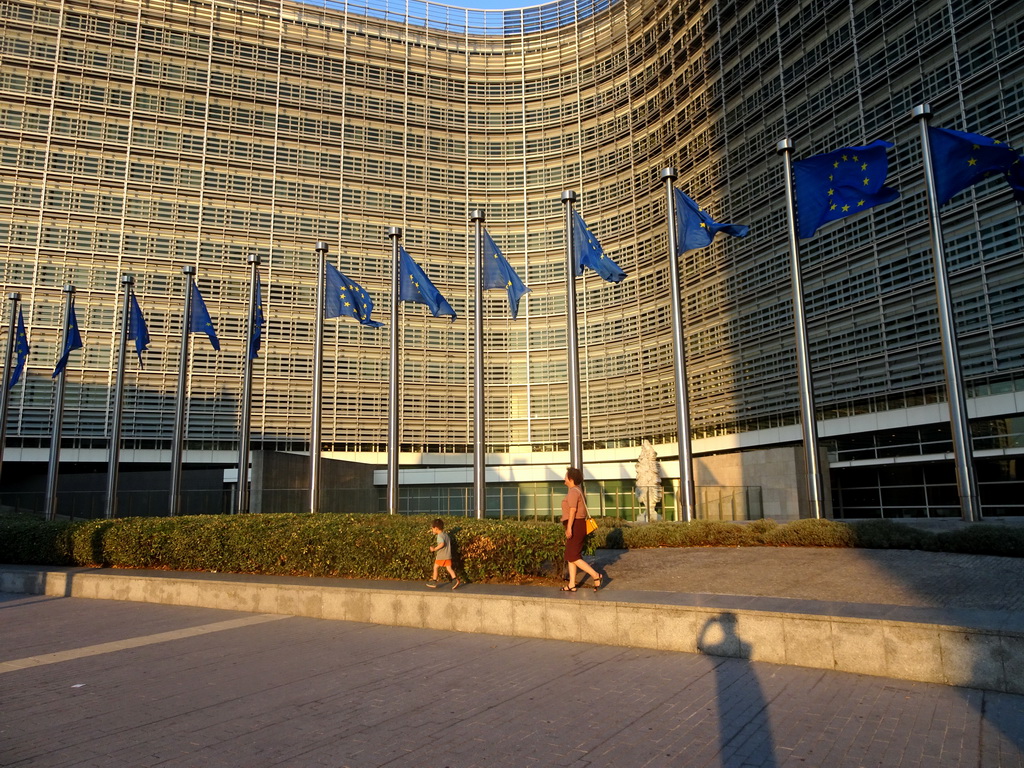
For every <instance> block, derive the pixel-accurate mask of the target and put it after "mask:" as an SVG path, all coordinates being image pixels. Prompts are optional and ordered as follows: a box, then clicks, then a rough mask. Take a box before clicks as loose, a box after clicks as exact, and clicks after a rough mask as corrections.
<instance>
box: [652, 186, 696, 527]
mask: <svg viewBox="0 0 1024 768" xmlns="http://www.w3.org/2000/svg"><path fill="white" fill-rule="evenodd" d="M661 178H663V179H664V180H665V191H666V193H667V201H668V202H667V208H666V210H667V211H668V263H669V285H670V286H671V290H672V354H673V356H674V357H675V380H676V434H677V436H678V440H679V490H680V493H678V494H676V519H677V520H686V521H687V522H689V521H691V520H694V519H696V517H697V493H696V489H695V483H694V477H693V446H692V445H691V441H692V438H691V434H690V398H689V392H688V391H687V386H686V346H685V344H684V343H683V300H682V287H681V286H680V284H679V247H678V242H679V236H678V232H676V197H675V194H674V191H675V190H674V188H673V186H672V185H673V182H675V180H676V170H675V168H665V169H664V170H663V171H662V172H661ZM648 512H650V509H649V508H648Z"/></svg>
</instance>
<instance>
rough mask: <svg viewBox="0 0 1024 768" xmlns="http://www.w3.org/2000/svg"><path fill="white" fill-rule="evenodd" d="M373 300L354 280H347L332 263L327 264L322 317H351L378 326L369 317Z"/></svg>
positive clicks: (379, 324)
mask: <svg viewBox="0 0 1024 768" xmlns="http://www.w3.org/2000/svg"><path fill="white" fill-rule="evenodd" d="M371 312H373V300H372V299H371V298H370V294H368V293H367V292H366V291H364V290H363V289H362V288H361V287H360V285H359V283H357V282H356V281H355V280H349V279H348V278H347V277H345V275H343V274H342V273H341V272H340V271H338V268H337V267H335V266H334V265H333V264H330V263H328V264H327V295H326V297H325V301H324V317H341V316H343V315H344V316H345V317H352V318H355V319H356V320H358V321H359V322H360V323H362V324H363V325H366V326H369V327H370V328H380V327H381V326H382V325H384V323H378V322H377V321H376V320H373V319H371V318H370V313H371Z"/></svg>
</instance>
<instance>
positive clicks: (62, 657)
mask: <svg viewBox="0 0 1024 768" xmlns="http://www.w3.org/2000/svg"><path fill="white" fill-rule="evenodd" d="M289 618H291V617H290V616H286V615H281V614H273V615H271V614H266V615H261V616H246V617H243V618H240V619H231V620H229V621H217V622H214V623H213V624H202V625H200V626H198V627H188V628H187V629H176V630H174V631H172V632H158V633H157V634H155V635H144V636H142V637H130V638H127V639H125V640H116V641H114V642H111V643H99V644H98V645H88V646H86V647H84V648H73V649H71V650H69V651H57V652H56V653H44V654H42V655H40V656H29V657H27V658H24V659H14V660H13V661H4V662H0V675H2V674H4V673H6V672H16V671H18V670H19V669H28V668H29V667H41V666H44V665H46V664H59V663H60V662H62V661H74V660H75V659H84V658H86V657H88V656H99V655H100V654H104V653H115V652H116V651H124V650H127V649H128V648H141V647H142V646H144V645H153V644H155V643H167V642H170V641H172V640H183V639H185V638H188V637H197V636H199V635H208V634H210V633H211V632H223V631H224V630H227V629H238V628H240V627H248V626H252V625H253V624H263V623H265V622H268V621H279V620H280V619H289Z"/></svg>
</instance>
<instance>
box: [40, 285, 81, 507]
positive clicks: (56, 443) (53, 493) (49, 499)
mask: <svg viewBox="0 0 1024 768" xmlns="http://www.w3.org/2000/svg"><path fill="white" fill-rule="evenodd" d="M62 290H63V291H64V293H65V298H64V333H63V334H61V340H60V347H59V348H58V349H59V350H60V351H61V352H63V350H64V348H65V347H67V345H68V326H70V325H71V307H72V305H73V304H74V302H75V286H73V285H65V286H64V288H63V289H62ZM67 369H68V367H67V365H65V366H64V368H62V369H61V372H60V373H58V374H57V382H56V391H55V393H54V401H53V433H52V434H51V436H50V464H49V467H48V469H47V472H46V519H47V520H55V519H56V518H57V470H58V465H59V462H60V432H61V426H62V425H63V422H64V374H65V373H66V372H67Z"/></svg>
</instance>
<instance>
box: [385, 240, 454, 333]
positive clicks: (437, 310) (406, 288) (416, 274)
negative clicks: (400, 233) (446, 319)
mask: <svg viewBox="0 0 1024 768" xmlns="http://www.w3.org/2000/svg"><path fill="white" fill-rule="evenodd" d="M398 251H399V255H400V262H401V266H400V271H399V290H398V300H399V301H415V302H416V303H417V304H425V305H426V306H427V308H428V309H429V310H430V313H431V314H432V315H433V316H434V317H441V316H442V315H451V318H452V322H453V323H454V322H455V310H454V309H452V305H451V304H449V303H448V300H447V299H445V297H444V296H442V295H441V292H440V291H439V290H437V288H435V287H434V284H433V283H432V282H430V278H428V277H427V274H426V273H425V272H424V271H423V270H422V269H420V266H419V264H417V263H416V262H415V261H413V260H412V256H410V255H409V254H408V252H407V251H406V250H405V248H403V247H402V246H398Z"/></svg>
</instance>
